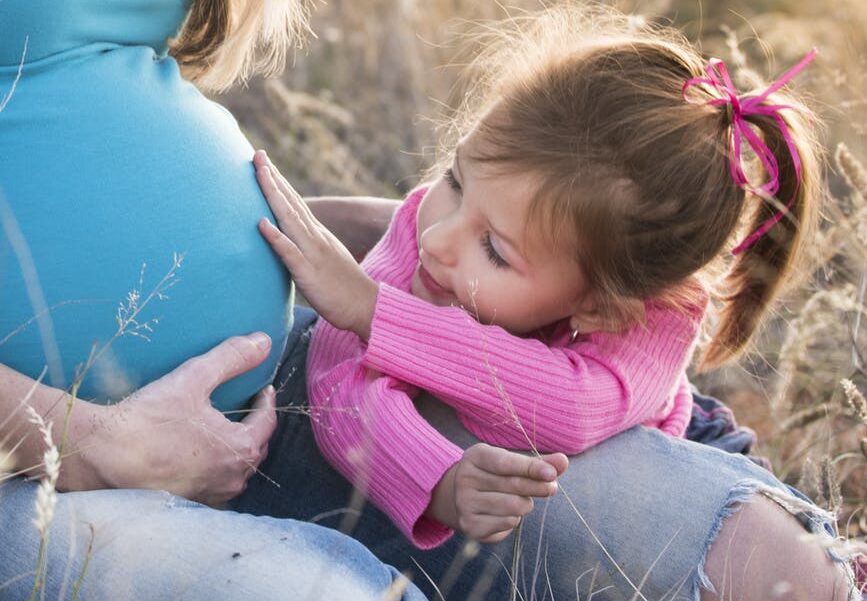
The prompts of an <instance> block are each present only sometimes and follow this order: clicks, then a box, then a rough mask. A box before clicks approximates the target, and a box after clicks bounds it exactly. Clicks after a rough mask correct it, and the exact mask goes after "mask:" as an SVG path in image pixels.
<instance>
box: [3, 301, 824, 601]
mask: <svg viewBox="0 0 867 601" xmlns="http://www.w3.org/2000/svg"><path fill="white" fill-rule="evenodd" d="M313 319H314V316H313V315H312V314H310V313H307V312H304V311H303V310H299V311H298V313H297V314H296V329H295V330H294V331H293V338H292V339H291V340H290V342H289V345H288V347H287V348H289V349H290V351H289V352H288V353H287V356H286V360H285V361H284V364H283V367H282V369H281V372H280V374H278V384H279V387H278V390H279V399H280V400H281V403H280V404H281V405H282V406H283V408H282V409H281V410H280V420H279V426H278V429H277V432H276V433H275V435H274V437H273V438H272V441H271V447H270V453H269V457H268V459H267V460H266V462H265V463H264V464H263V465H262V466H261V468H260V471H261V472H262V474H263V475H262V476H259V475H257V476H254V478H253V479H252V480H251V482H250V485H249V487H248V489H247V491H246V492H245V493H244V494H243V495H242V496H241V497H239V498H238V499H236V500H235V501H234V502H233V503H232V509H234V510H235V511H220V510H214V509H210V508H206V507H203V506H201V505H198V504H195V503H190V502H188V501H185V500H183V499H179V498H177V497H174V496H171V495H168V494H166V493H161V492H153V491H139V490H117V491H96V492H85V493H69V494H62V495H60V497H59V502H58V507H57V514H56V516H55V518H54V522H53V524H52V528H51V535H50V538H49V549H48V551H49V552H48V554H47V574H48V578H47V581H46V594H45V598H47V599H58V598H62V599H69V598H72V596H73V591H74V590H76V588H77V587H78V586H79V584H80V595H79V598H80V599H82V600H85V599H90V600H100V601H101V600H108V599H162V598H171V599H200V598H201V599H206V598H207V599H218V600H221V599H253V598H255V599H335V600H343V599H347V600H349V599H352V600H356V599H358V600H362V599H376V598H381V597H383V595H384V594H385V593H386V591H388V589H390V588H392V587H394V586H395V581H396V572H395V571H394V570H393V569H391V568H389V567H387V566H386V565H384V564H383V563H380V561H379V560H377V559H376V558H375V557H374V555H373V554H375V555H376V556H377V557H379V558H380V559H381V560H383V561H385V562H386V563H388V564H391V565H393V566H395V567H396V568H397V569H398V570H401V571H404V572H406V573H408V574H410V575H411V576H412V577H413V579H414V581H415V582H416V583H417V584H418V585H419V586H420V587H421V588H422V589H423V590H424V591H425V592H426V593H427V594H428V595H429V596H430V598H436V595H437V594H439V595H442V597H443V598H446V599H455V600H464V599H474V600H481V599H494V600H506V599H509V598H510V595H511V592H512V590H516V591H517V592H518V596H517V598H523V599H528V600H529V599H537V600H542V599H557V600H560V599H576V598H578V599H582V600H583V599H588V598H590V595H591V594H593V596H592V599H594V600H595V601H604V600H620V599H633V598H635V599H642V598H646V599H654V600H655V599H662V598H665V599H690V600H697V599H698V591H699V586H700V584H702V583H703V582H705V581H704V572H703V568H702V566H703V561H704V556H705V553H706V550H707V548H708V546H709V545H710V543H711V542H712V540H713V538H714V536H715V535H716V533H717V531H718V529H719V528H720V526H721V524H722V522H723V520H724V519H725V518H726V517H727V516H728V515H730V514H731V513H732V512H733V511H736V509H737V507H738V505H739V504H740V503H742V502H745V501H747V500H749V498H750V497H751V496H752V495H753V494H765V495H767V496H769V497H771V498H772V499H775V500H777V501H779V502H781V504H783V505H785V506H786V507H787V508H788V509H789V510H790V511H791V512H792V513H794V514H796V515H797V516H798V517H799V518H800V519H801V520H802V521H803V522H804V523H805V526H806V527H808V528H810V529H811V530H814V531H824V529H825V528H826V527H827V522H826V521H825V517H826V516H824V515H823V514H822V513H821V512H820V511H819V510H818V509H817V508H815V507H814V506H813V505H811V504H809V503H808V502H806V501H804V500H803V499H801V498H799V497H798V496H796V495H795V494H793V493H792V492H791V491H790V490H789V489H788V488H787V487H786V486H784V485H783V484H781V483H780V482H779V481H777V480H776V479H775V478H774V477H773V476H772V475H771V474H770V473H768V472H766V471H765V470H763V469H762V468H760V467H758V466H757V465H755V464H754V463H752V462H751V461H749V460H747V459H745V458H744V457H742V456H740V455H732V454H728V453H725V452H722V451H719V450H717V449H713V448H710V447H708V446H706V445H698V444H695V443H691V442H688V441H682V440H674V439H671V438H669V437H667V436H664V435H662V434H660V433H658V432H656V431H653V430H648V429H644V428H635V429H633V430H630V431H628V432H625V433H623V434H621V435H620V436H617V437H615V438H613V439H611V440H609V441H607V442H605V443H603V444H601V445H599V446H598V447H596V448H594V449H591V450H589V451H587V452H585V453H583V454H581V455H579V456H577V457H574V458H572V459H571V462H570V468H569V470H568V471H567V473H566V474H565V475H564V476H563V478H562V479H561V492H560V493H559V494H558V495H557V496H556V497H554V498H552V499H551V500H550V501H547V502H542V503H539V504H538V505H537V508H536V509H535V511H534V512H533V513H532V514H531V515H530V516H528V517H527V518H525V520H524V522H523V525H522V527H521V529H520V532H519V533H518V534H516V535H515V536H513V537H512V538H510V539H507V540H506V541H504V542H503V543H500V544H498V545H493V546H482V547H479V546H478V545H475V544H473V543H470V542H468V541H466V540H464V539H462V538H461V537H459V536H456V537H454V538H453V539H452V540H451V541H450V542H448V543H447V544H446V545H444V546H442V547H440V548H438V549H435V550H432V551H426V552H422V551H419V550H417V549H415V548H413V547H412V546H411V545H410V544H409V543H408V542H407V541H406V540H405V539H404V538H403V537H402V536H401V535H400V533H399V532H398V531H397V530H396V529H395V528H394V527H393V526H392V525H391V524H390V522H389V521H388V519H387V518H385V516H384V515H382V514H381V513H380V512H379V511H377V510H376V509H375V508H373V507H370V506H369V505H367V504H365V503H364V502H363V500H362V499H361V498H360V496H358V495H356V494H354V493H353V491H352V487H351V486H349V485H348V484H347V483H346V481H345V480H343V478H342V477H340V476H339V475H338V474H337V473H335V472H334V471H333V470H332V469H331V468H330V467H329V466H328V465H327V464H326V463H325V462H324V460H323V459H322V458H321V456H320V455H319V452H318V450H317V448H316V445H315V443H314V440H313V437H312V433H311V429H310V424H309V418H308V417H307V415H306V414H305V412H304V410H303V407H304V404H305V397H306V395H305V384H304V359H305V357H306V347H307V333H306V332H307V329H308V328H309V326H310V324H311V323H312V321H313ZM420 409H421V410H422V412H423V413H425V414H426V415H427V417H428V419H429V420H431V421H432V422H433V423H434V424H435V425H437V427H438V428H440V429H441V430H442V431H443V432H444V433H446V435H448V436H449V437H451V438H452V439H454V440H456V441H457V442H459V443H461V444H465V445H467V444H472V442H473V440H472V438H471V437H470V436H469V435H468V434H467V433H466V432H465V431H464V430H463V429H462V428H460V426H459V425H458V422H457V420H456V419H455V418H454V416H453V415H452V414H451V413H450V412H449V411H448V410H446V409H445V408H443V407H442V406H441V405H439V404H437V403H434V402H430V401H425V400H422V401H420ZM34 489H35V484H33V483H26V482H23V481H21V480H16V481H12V482H9V483H6V484H5V485H3V486H0V599H7V598H8V599H26V598H27V597H28V596H29V593H30V590H31V589H32V586H33V578H34V569H35V567H36V561H37V560H36V556H37V552H38V547H39V537H38V535H37V533H36V529H35V528H34V527H33V525H32V523H31V520H32V516H33V502H34ZM257 516H258V517H257ZM290 518H294V519H290ZM295 519H298V520H304V521H295ZM307 522H314V523H318V524H321V525H324V526H328V527H329V528H324V527H321V526H317V525H314V524H311V523H307ZM332 528H333V529H332ZM336 530H343V531H344V532H347V533H349V534H351V536H352V537H354V538H355V539H357V540H358V541H361V543H363V544H364V546H366V547H367V549H370V550H371V551H372V552H373V554H371V553H370V552H368V551H367V549H365V548H364V547H363V546H362V545H361V544H359V543H358V542H356V541H355V540H353V539H352V538H349V537H348V536H345V535H342V534H340V533H338V532H337V531H336ZM397 581H398V583H399V579H397ZM398 588H399V584H398ZM437 591H438V593H437ZM636 591H639V593H638V594H636ZM392 598H401V596H400V593H399V591H398V594H397V596H395V597H392ZM402 598H404V599H418V598H421V594H420V593H419V592H418V590H417V589H415V588H413V587H410V588H408V589H406V591H405V593H404V596H403V597H402Z"/></svg>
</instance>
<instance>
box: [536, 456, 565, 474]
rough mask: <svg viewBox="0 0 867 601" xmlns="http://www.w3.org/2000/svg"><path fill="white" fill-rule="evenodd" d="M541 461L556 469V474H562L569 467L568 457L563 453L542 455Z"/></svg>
mask: <svg viewBox="0 0 867 601" xmlns="http://www.w3.org/2000/svg"><path fill="white" fill-rule="evenodd" d="M541 459H542V461H544V462H545V463H547V464H548V465H550V466H552V467H553V468H554V469H555V470H557V476H558V477H559V476H562V475H563V473H564V472H565V471H566V470H567V469H569V458H568V457H567V456H566V455H564V454H563V453H551V454H550V455H542V457H541Z"/></svg>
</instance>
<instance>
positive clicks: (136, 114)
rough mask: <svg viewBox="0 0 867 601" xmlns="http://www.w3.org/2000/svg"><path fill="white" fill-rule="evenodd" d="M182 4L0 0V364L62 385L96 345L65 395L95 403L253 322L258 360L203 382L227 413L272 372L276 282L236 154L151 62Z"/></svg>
mask: <svg viewBox="0 0 867 601" xmlns="http://www.w3.org/2000/svg"><path fill="white" fill-rule="evenodd" d="M186 10H187V3H186V2H185V1H183V0H63V1H58V0H0V101H2V100H3V99H4V98H7V97H8V102H7V103H6V105H5V109H4V110H3V111H2V112H0V224H2V226H3V227H2V228H0V363H3V364H6V365H8V366H10V367H12V368H14V369H16V370H18V371H20V372H23V373H25V374H27V375H28V376H31V377H36V376H38V375H39V374H40V372H41V371H42V370H43V367H44V366H46V365H48V366H49V368H50V369H49V372H48V376H47V380H46V381H47V382H48V383H50V384H53V385H55V386H60V387H67V386H69V385H70V384H71V383H72V381H73V380H74V377H75V373H76V369H77V368H78V367H79V366H81V365H83V364H85V362H86V361H87V359H88V356H89V355H90V353H91V352H92V349H96V352H97V353H99V360H98V361H97V364H96V365H95V366H94V367H93V368H92V369H91V370H90V372H89V373H88V374H87V376H86V378H85V380H84V385H83V387H82V388H81V393H80V394H81V396H82V397H83V398H93V399H95V400H98V401H101V402H105V401H109V400H117V399H119V398H121V397H122V396H123V395H124V394H126V393H128V392H129V391H130V390H133V389H135V388H136V387H140V386H141V385H143V384H146V383H148V382H150V381H152V380H154V379H156V378H158V377H160V376H162V375H163V374H165V373H167V372H169V371H171V370H172V369H173V368H174V367H176V366H177V365H179V364H180V363H181V362H183V361H184V360H186V359H188V358H190V357H192V356H194V355H196V354H199V353H202V352H204V351H206V350H208V349H209V348H211V347H212V346H214V345H215V344H217V343H218V342H220V341H222V340H223V339H225V338H227V337H229V336H232V335H235V334H246V333H249V332H252V331H255V330H262V331H265V332H267V333H268V334H269V335H270V336H271V338H272V340H273V341H274V345H273V349H272V352H271V355H270V357H269V358H268V360H267V361H266V362H265V363H264V364H263V365H262V366H261V367H259V368H258V369H257V370H255V371H254V372H252V373H249V374H247V375H245V376H242V377H240V378H237V379H235V380H233V381H231V382H230V383H228V384H226V385H224V386H223V387H221V388H220V389H219V390H218V392H217V394H216V395H215V404H216V406H217V407H218V408H220V409H222V410H235V409H240V408H243V407H244V406H245V405H246V403H247V401H248V399H249V398H250V397H251V396H252V395H253V394H255V392H256V391H258V390H259V389H261V388H262V387H263V386H265V385H266V384H268V383H269V382H270V380H271V377H272V375H273V373H274V371H275V368H276V364H277V360H278V358H279V356H280V353H281V349H282V346H283V341H284V340H285V335H286V333H287V332H288V328H289V326H290V323H289V321H290V320H291V310H290V309H291V282H290V281H289V279H288V277H287V275H286V274H285V272H284V270H283V268H282V267H281V265H280V264H279V263H278V262H277V260H276V259H275V258H274V256H273V255H272V253H271V252H270V249H269V248H268V247H267V245H266V244H265V242H264V241H263V240H262V239H261V238H260V236H259V234H258V232H257V230H256V222H257V220H258V219H259V218H260V217H261V216H262V215H265V214H267V211H268V208H267V205H266V203H265V201H264V198H263V197H262V195H261V193H260V191H259V188H258V186H257V184H256V181H255V177H254V172H253V168H252V165H251V163H250V160H251V158H252V154H253V149H252V148H251V147H250V145H249V143H248V142H247V140H246V139H245V137H244V135H243V134H242V133H241V131H240V130H239V129H238V126H237V124H236V122H235V120H234V119H233V118H232V116H231V115H230V114H229V113H228V112H227V111H225V110H224V109H223V108H222V107H220V106H219V105H217V104H215V103H213V102H211V101H209V100H207V99H206V98H205V97H204V96H202V94H201V93H199V91H198V90H197V89H196V88H194V87H193V86H192V85H191V84H189V83H187V82H186V81H184V80H183V79H182V78H181V76H180V74H179V72H178V67H177V64H176V63H175V61H174V60H173V59H171V58H167V57H166V39H167V38H169V37H171V36H173V35H174V34H175V33H176V32H177V30H178V28H179V27H180V25H181V23H182V21H183V18H184V16H185V14H186ZM19 66H21V68H20V77H19ZM13 88H14V92H13V91H12V90H13ZM10 92H11V97H10V96H9V94H10ZM19 233H20V236H21V237H20V240H19V238H18V234H19ZM176 253H177V254H178V255H182V256H183V261H182V263H181V265H180V267H177V268H176V269H174V270H173V255H174V254H176ZM167 275H172V276H173V277H170V278H169V280H168V281H164V282H163V284H162V285H160V282H161V281H162V280H163V279H164V277H165V276H167ZM131 294H132V296H130V295H131ZM136 295H138V297H137V298H136ZM149 296H150V300H148V302H147V304H146V305H145V306H144V307H143V309H140V312H139V313H138V314H136V316H135V320H134V321H133V322H129V323H127V324H126V328H125V330H126V333H125V334H124V335H122V336H120V337H119V338H117V339H116V340H114V341H113V342H111V344H110V346H109V347H108V349H107V350H105V351H103V350H101V349H103V348H105V345H106V344H107V343H108V342H109V341H110V340H112V337H113V336H114V334H115V332H116V331H117V330H118V318H120V319H121V320H128V319H129V317H130V316H131V313H130V310H135V309H134V307H135V306H138V307H142V305H144V303H145V300H146V299H148V297H149ZM42 309H47V311H42ZM39 317H49V318H50V319H48V320H46V319H37V318H39ZM53 357H56V358H57V359H59V362H58V361H54V360H53V359H52V358H53ZM55 366H57V367H59V369H56V368H55Z"/></svg>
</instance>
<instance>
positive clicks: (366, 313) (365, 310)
mask: <svg viewBox="0 0 867 601" xmlns="http://www.w3.org/2000/svg"><path fill="white" fill-rule="evenodd" d="M365 278H366V281H364V284H363V290H364V292H363V293H362V294H359V296H358V304H357V305H356V311H357V312H356V315H357V317H356V319H355V325H354V326H353V327H352V331H353V332H355V333H356V334H357V335H358V337H359V338H361V339H362V340H363V341H365V342H367V341H368V340H369V339H370V331H371V328H372V326H373V315H374V313H375V312H376V299H377V297H378V296H379V283H377V282H376V281H374V280H373V279H372V278H370V277H368V276H366V275H365Z"/></svg>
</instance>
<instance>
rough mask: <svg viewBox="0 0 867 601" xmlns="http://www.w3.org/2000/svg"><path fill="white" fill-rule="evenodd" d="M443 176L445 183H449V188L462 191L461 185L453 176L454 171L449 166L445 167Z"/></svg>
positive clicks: (458, 191)
mask: <svg viewBox="0 0 867 601" xmlns="http://www.w3.org/2000/svg"><path fill="white" fill-rule="evenodd" d="M443 177H444V178H445V180H446V183H447V184H448V185H449V188H451V189H452V190H454V191H455V192H457V193H458V194H460V193H461V191H462V188H461V185H460V183H458V180H457V179H456V178H455V172H454V171H452V168H451V167H449V168H448V169H446V172H445V173H443Z"/></svg>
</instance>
